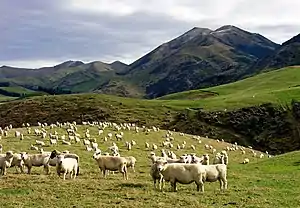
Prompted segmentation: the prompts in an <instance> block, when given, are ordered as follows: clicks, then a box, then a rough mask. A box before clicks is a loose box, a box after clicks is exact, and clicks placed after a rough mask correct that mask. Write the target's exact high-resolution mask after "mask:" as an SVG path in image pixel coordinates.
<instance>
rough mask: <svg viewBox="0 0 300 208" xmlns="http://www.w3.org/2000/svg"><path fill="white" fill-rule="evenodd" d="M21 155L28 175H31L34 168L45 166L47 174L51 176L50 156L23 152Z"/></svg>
mask: <svg viewBox="0 0 300 208" xmlns="http://www.w3.org/2000/svg"><path fill="white" fill-rule="evenodd" d="M20 154H21V157H22V160H23V162H24V165H25V166H26V167H27V168H28V174H31V168H32V167H33V166H36V167H40V166H44V170H45V172H46V174H49V158H50V155H49V154H28V153H27V152H21V153H20Z"/></svg>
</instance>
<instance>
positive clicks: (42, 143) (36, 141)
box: [35, 140, 45, 146]
mask: <svg viewBox="0 0 300 208" xmlns="http://www.w3.org/2000/svg"><path fill="white" fill-rule="evenodd" d="M35 144H36V145H41V146H45V142H43V141H39V140H35Z"/></svg>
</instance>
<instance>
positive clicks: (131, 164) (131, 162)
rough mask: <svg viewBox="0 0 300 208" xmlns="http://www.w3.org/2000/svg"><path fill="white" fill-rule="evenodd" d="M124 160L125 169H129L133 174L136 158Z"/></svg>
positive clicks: (131, 157) (130, 157)
mask: <svg viewBox="0 0 300 208" xmlns="http://www.w3.org/2000/svg"><path fill="white" fill-rule="evenodd" d="M125 159H126V160H127V165H126V167H127V168H131V169H132V170H133V172H135V163H136V158H135V157H133V156H129V157H125Z"/></svg>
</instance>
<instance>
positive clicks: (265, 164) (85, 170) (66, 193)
mask: <svg viewBox="0 0 300 208" xmlns="http://www.w3.org/2000/svg"><path fill="white" fill-rule="evenodd" d="M86 128H88V129H89V130H90V134H91V137H92V138H95V139H97V142H98V144H99V148H100V149H101V150H102V151H106V150H107V148H108V147H109V146H110V145H111V143H112V141H107V142H104V140H103V138H104V136H105V135H107V133H108V132H112V130H111V129H106V130H105V132H104V135H103V136H98V134H97V133H98V131H97V127H91V126H79V127H78V132H79V133H80V134H81V135H84V133H83V132H84V130H85V129H86ZM18 130H20V131H21V132H23V133H24V135H25V138H24V140H23V141H20V140H19V139H18V138H14V136H13V135H14V129H13V130H11V131H10V133H9V136H8V137H4V138H2V141H1V143H2V144H3V146H4V151H7V150H13V151H15V152H20V151H27V152H29V153H35V151H33V150H29V146H30V144H34V143H35V139H37V137H36V136H34V135H32V134H30V135H28V134H27V133H26V131H25V129H18ZM46 130H47V131H48V132H52V133H53V132H54V131H55V130H57V132H58V133H59V135H62V134H65V133H66V132H65V130H62V129H52V130H50V129H49V127H46ZM123 132H124V141H122V142H117V145H118V146H119V148H120V154H121V155H123V156H129V155H132V156H134V157H136V158H137V164H136V172H135V173H133V172H132V170H131V169H129V180H128V181H123V180H122V176H121V175H120V174H114V175H112V174H110V175H109V176H107V179H104V178H103V177H102V175H100V174H99V168H98V167H97V165H96V162H95V161H94V160H93V159H92V154H93V153H92V152H87V151H86V150H85V147H84V145H83V144H82V143H80V144H72V145H71V146H64V145H61V142H59V145H58V146H57V147H44V150H47V151H51V150H53V149H54V148H55V149H58V150H66V149H68V150H69V151H71V152H74V153H76V154H78V155H79V156H80V167H81V169H80V175H79V177H78V178H77V179H76V180H75V181H73V180H68V179H67V180H66V181H62V179H59V178H58V177H57V175H56V174H55V168H53V167H51V168H50V170H51V175H50V176H47V175H44V173H43V168H42V167H33V170H32V175H27V174H16V173H15V169H14V168H10V169H9V170H8V174H7V176H4V177H2V178H1V179H0V186H1V191H0V195H1V198H2V200H1V201H0V206H1V207H7V208H9V207H137V206H141V207H179V206H188V207H203V208H209V207H224V206H228V207H231V206H235V207H236V206H238V207H263V208H268V207H297V206H298V205H299V203H300V198H299V195H298V193H299V191H300V189H299V187H300V181H299V180H298V179H299V177H300V172H299V171H298V169H299V167H298V165H299V159H297V158H299V157H300V153H299V152H293V153H289V154H286V155H281V156H277V157H273V158H264V159H259V158H253V157H252V154H251V153H250V151H249V150H248V149H247V150H246V155H242V154H241V151H236V152H229V161H230V162H229V165H228V188H229V189H228V190H227V191H226V192H224V193H222V192H220V191H219V184H218V183H217V182H216V183H206V184H205V193H204V194H200V193H197V192H196V191H195V188H196V187H195V184H191V185H178V193H172V192H170V191H169V190H170V185H169V184H166V186H165V187H166V189H165V191H164V192H163V193H161V192H157V191H154V190H153V185H152V181H151V178H150V175H149V164H150V161H149V159H148V158H147V155H148V154H149V153H150V150H146V149H145V147H144V142H146V141H147V142H149V143H150V144H152V143H156V144H159V146H160V143H161V141H163V140H162V136H163V135H165V133H166V132H164V131H160V132H153V131H152V132H150V133H149V134H148V135H146V134H145V133H142V132H141V133H135V132H134V131H127V130H124V131H123ZM172 136H173V137H174V138H175V141H174V144H175V145H174V146H176V145H177V144H181V143H182V142H183V141H186V142H187V145H186V147H187V148H186V149H185V150H176V149H175V148H174V149H173V151H174V152H175V153H176V154H177V155H182V154H184V153H191V152H195V153H197V154H198V155H201V154H204V153H208V154H210V156H211V157H212V154H211V152H209V151H206V150H205V148H204V145H205V144H209V145H212V146H214V147H215V148H216V149H217V151H221V150H222V149H223V148H225V147H226V146H228V144H227V143H222V142H221V143H217V142H216V141H214V140H210V139H205V138H202V139H201V140H202V144H199V143H198V142H197V141H195V140H193V139H192V136H191V135H185V136H179V133H174V134H173V135H172ZM132 139H133V140H135V141H136V142H137V145H136V146H134V147H133V149H132V150H131V151H127V150H125V147H124V143H125V141H130V140H132ZM48 140H49V139H47V140H46V144H49V141H48ZM113 141H115V139H113ZM191 144H193V145H195V146H196V150H195V151H194V150H191V149H190V145H191ZM160 148H161V147H159V149H160ZM155 152H156V153H157V154H158V153H159V150H157V151H155ZM257 154H260V153H259V152H257ZM245 157H248V158H249V159H250V164H247V165H242V164H240V162H242V161H243V159H244V158H245ZM16 199H17V200H16Z"/></svg>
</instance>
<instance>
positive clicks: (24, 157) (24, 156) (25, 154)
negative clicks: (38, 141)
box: [20, 152, 28, 160]
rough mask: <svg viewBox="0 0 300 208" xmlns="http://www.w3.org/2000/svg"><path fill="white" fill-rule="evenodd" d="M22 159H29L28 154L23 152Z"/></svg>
mask: <svg viewBox="0 0 300 208" xmlns="http://www.w3.org/2000/svg"><path fill="white" fill-rule="evenodd" d="M20 154H21V158H22V160H27V159H28V153H27V152H21V153H20Z"/></svg>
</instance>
